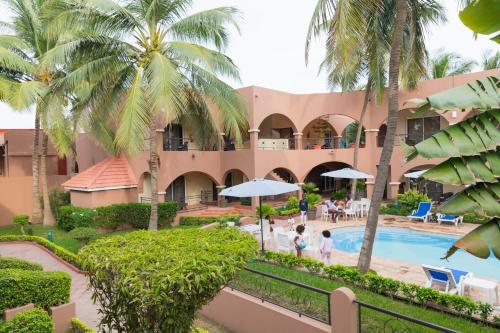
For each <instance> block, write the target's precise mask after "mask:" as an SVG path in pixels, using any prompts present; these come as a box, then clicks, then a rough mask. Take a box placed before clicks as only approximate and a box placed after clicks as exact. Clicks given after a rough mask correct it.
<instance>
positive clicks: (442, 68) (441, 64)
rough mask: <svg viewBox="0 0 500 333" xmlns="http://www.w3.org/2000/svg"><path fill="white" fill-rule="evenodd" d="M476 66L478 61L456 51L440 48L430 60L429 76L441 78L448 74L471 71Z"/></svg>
mask: <svg viewBox="0 0 500 333" xmlns="http://www.w3.org/2000/svg"><path fill="white" fill-rule="evenodd" d="M475 66H476V62H475V61H473V60H468V59H464V58H462V57H461V56H460V55H459V54H457V53H454V52H444V51H443V50H440V51H439V52H438V53H437V54H436V55H435V56H434V57H432V58H431V59H430V60H429V64H428V67H429V70H428V71H429V73H428V77H429V78H431V79H439V78H442V77H447V76H454V75H460V74H464V73H469V72H471V71H472V69H473V68H474V67H475Z"/></svg>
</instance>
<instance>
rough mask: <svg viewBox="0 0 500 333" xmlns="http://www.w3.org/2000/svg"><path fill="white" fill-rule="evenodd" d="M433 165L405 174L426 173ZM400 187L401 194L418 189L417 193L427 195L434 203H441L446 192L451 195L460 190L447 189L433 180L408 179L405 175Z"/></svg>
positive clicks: (454, 187) (453, 187)
mask: <svg viewBox="0 0 500 333" xmlns="http://www.w3.org/2000/svg"><path fill="white" fill-rule="evenodd" d="M432 167H433V166H432V165H422V166H418V167H415V168H412V169H410V170H408V171H406V172H405V174H407V173H412V172H416V171H424V170H428V169H430V168H432ZM400 183H401V184H400V187H399V191H398V192H399V193H404V192H406V191H408V190H409V189H416V190H417V191H419V192H421V193H425V194H427V196H428V197H429V198H431V199H432V200H433V201H440V198H441V197H443V194H444V193H445V192H449V193H454V192H456V191H457V190H459V189H460V187H458V186H447V187H446V188H445V187H444V185H443V184H441V183H437V182H433V181H431V180H427V179H425V178H422V177H420V178H407V177H405V176H404V175H403V176H402V177H401V179H400Z"/></svg>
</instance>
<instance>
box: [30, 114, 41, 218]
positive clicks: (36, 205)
mask: <svg viewBox="0 0 500 333" xmlns="http://www.w3.org/2000/svg"><path fill="white" fill-rule="evenodd" d="M39 145H40V115H39V114H38V110H36V111H35V130H34V132H33V147H32V150H31V171H32V173H33V188H32V193H31V200H32V213H31V221H32V222H33V223H41V222H42V205H41V203H40V173H39V169H38V167H39V159H40V156H39Z"/></svg>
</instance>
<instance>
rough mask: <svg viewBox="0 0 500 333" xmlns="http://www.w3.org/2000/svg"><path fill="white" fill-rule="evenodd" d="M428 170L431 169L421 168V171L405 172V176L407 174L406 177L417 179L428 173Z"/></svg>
mask: <svg viewBox="0 0 500 333" xmlns="http://www.w3.org/2000/svg"><path fill="white" fill-rule="evenodd" d="M427 171H429V169H425V170H419V171H413V172H408V173H405V174H404V176H405V177H406V178H411V179H417V178H420V177H422V175H423V174H424V173H426V172H427Z"/></svg>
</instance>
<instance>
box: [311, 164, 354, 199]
mask: <svg viewBox="0 0 500 333" xmlns="http://www.w3.org/2000/svg"><path fill="white" fill-rule="evenodd" d="M350 167H351V165H349V164H347V163H343V162H336V161H335V162H326V163H322V164H319V165H317V166H315V167H314V168H312V169H311V170H310V171H309V172H308V174H307V176H306V177H305V178H304V183H309V182H312V183H315V184H316V185H317V186H318V188H319V190H320V193H324V194H326V193H328V192H332V191H338V190H340V189H342V188H346V189H347V188H348V185H349V180H347V179H334V178H330V177H323V176H321V174H322V173H325V172H329V171H335V170H339V169H343V168H350Z"/></svg>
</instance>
